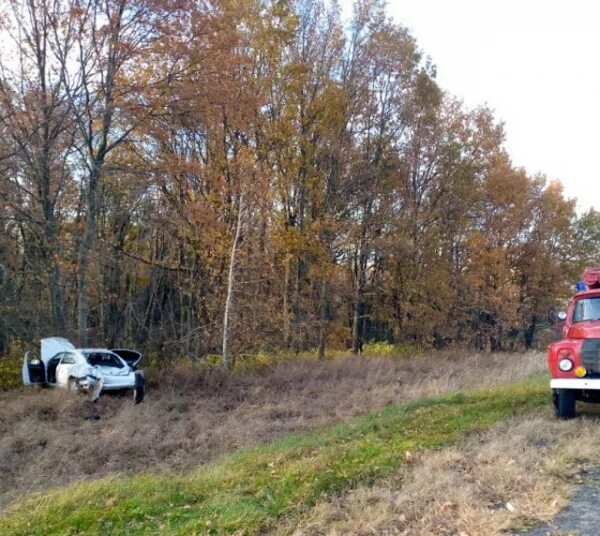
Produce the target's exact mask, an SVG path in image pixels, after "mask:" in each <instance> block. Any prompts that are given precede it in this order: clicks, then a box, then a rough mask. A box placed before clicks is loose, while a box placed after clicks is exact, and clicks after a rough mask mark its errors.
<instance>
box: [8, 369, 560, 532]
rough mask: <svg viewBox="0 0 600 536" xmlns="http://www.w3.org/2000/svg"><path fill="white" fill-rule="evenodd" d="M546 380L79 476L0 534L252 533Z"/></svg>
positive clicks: (26, 501)
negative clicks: (204, 455) (216, 457)
mask: <svg viewBox="0 0 600 536" xmlns="http://www.w3.org/2000/svg"><path fill="white" fill-rule="evenodd" d="M548 401H549V396H548V388H547V384H546V381H545V379H540V380H537V381H529V382H525V383H521V384H515V385H509V386H504V387H499V388H492V389H484V390H479V391H474V392H470V393H458V394H454V395H450V396H446V397H443V398H439V399H432V400H426V401H422V402H415V403H411V404H405V405H393V406H388V407H386V408H384V409H382V410H381V411H379V412H376V413H372V414H370V415H367V416H364V417H360V418H355V419H352V420H350V421H348V422H346V423H344V424H342V425H339V426H335V427H333V428H328V429H324V430H321V431H319V432H313V433H305V434H296V435H293V436H290V437H288V438H285V439H283V440H279V441H277V442H274V443H271V444H268V445H265V446H262V447H257V448H254V449H247V450H244V451H241V452H239V453H237V454H234V455H232V456H228V457H225V458H223V459H222V460H221V461H218V462H216V463H213V464H210V465H207V466H203V467H201V468H200V469H198V470H196V471H194V472H193V473H191V474H189V475H186V476H179V477H173V476H157V475H154V476H136V477H132V478H125V477H118V478H109V479H103V480H98V481H92V482H89V483H81V484H77V485H75V486H71V487H68V488H65V489H60V490H55V491H51V492H48V493H45V494H44V495H33V496H28V497H25V498H23V499H20V500H18V501H17V502H15V503H13V505H12V506H11V507H9V509H8V510H7V511H6V512H5V517H4V518H1V519H0V532H1V533H2V534H14V535H17V534H44V535H46V534H73V533H79V532H84V533H86V534H105V533H107V532H110V533H111V534H153V533H157V532H161V533H167V534H190V533H194V532H197V533H214V534H221V533H234V532H235V533H240V534H254V533H257V532H258V531H260V530H264V529H267V528H273V527H274V525H275V522H276V521H277V520H278V519H282V518H285V517H286V516H291V515H294V516H295V515H299V514H301V513H302V512H303V511H306V510H307V508H310V507H311V506H312V505H313V504H315V502H317V501H318V500H322V499H324V498H325V497H327V496H330V495H331V494H335V493H340V492H343V491H344V490H348V489H350V488H353V487H356V486H357V485H359V484H361V483H365V484H370V483H372V482H374V481H375V480H377V479H381V478H385V477H387V476H389V475H390V474H392V473H393V472H394V471H395V470H396V469H397V468H398V467H399V466H400V465H401V464H402V463H403V460H404V459H405V457H406V456H407V455H406V453H407V452H411V453H412V452H415V451H421V450H423V449H428V448H432V447H439V446H442V445H447V444H452V443H455V442H456V441H458V440H459V439H461V438H463V437H465V436H466V435H467V434H469V433H472V432H474V431H481V430H485V429H488V428H489V427H490V426H492V425H493V424H494V423H497V422H498V421H500V420H503V419H506V418H508V417H511V416H514V415H522V414H524V413H527V412H531V411H534V410H535V409H537V408H540V407H542V406H544V405H546V404H548Z"/></svg>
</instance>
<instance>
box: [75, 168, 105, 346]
mask: <svg viewBox="0 0 600 536" xmlns="http://www.w3.org/2000/svg"><path fill="white" fill-rule="evenodd" d="M100 172H101V163H100V162H98V161H96V160H95V161H94V163H93V167H92V172H91V173H90V182H89V184H88V191H87V211H86V226H85V232H84V235H83V239H82V240H81V244H80V245H79V255H78V262H79V282H78V286H77V333H78V337H79V345H80V346H86V345H87V344H88V340H89V336H88V322H89V314H90V303H89V288H88V268H89V263H90V255H91V252H92V248H93V247H94V237H95V234H96V220H97V216H98V184H99V182H100Z"/></svg>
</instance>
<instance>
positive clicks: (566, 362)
mask: <svg viewBox="0 0 600 536" xmlns="http://www.w3.org/2000/svg"><path fill="white" fill-rule="evenodd" d="M558 368H559V369H560V370H562V371H563V372H569V371H570V370H571V369H572V368H573V361H571V360H570V359H568V358H566V357H564V358H562V359H561V360H560V361H559V362H558Z"/></svg>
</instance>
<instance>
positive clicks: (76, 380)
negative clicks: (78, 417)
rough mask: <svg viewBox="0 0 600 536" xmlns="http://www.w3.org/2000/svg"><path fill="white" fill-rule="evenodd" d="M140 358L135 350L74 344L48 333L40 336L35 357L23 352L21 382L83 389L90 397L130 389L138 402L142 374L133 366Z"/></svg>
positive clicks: (142, 392)
mask: <svg viewBox="0 0 600 536" xmlns="http://www.w3.org/2000/svg"><path fill="white" fill-rule="evenodd" d="M141 359H142V354H140V353H139V352H137V351H135V350H126V349H114V350H107V349H104V348H75V346H73V345H72V344H71V343H70V342H69V341H68V340H67V339H63V338H62V337H50V338H47V339H42V340H41V352H40V355H39V357H38V356H36V355H35V354H34V353H33V352H27V353H26V354H25V357H24V359H23V383H24V384H25V385H48V386H51V387H55V386H59V387H67V388H68V389H71V390H73V391H86V392H89V394H90V400H92V401H95V400H97V398H98V397H99V396H100V393H101V392H102V391H107V390H117V389H131V390H132V391H133V400H134V402H135V403H136V404H138V403H140V402H141V401H142V400H143V399H144V393H145V380H144V374H143V372H142V371H139V370H137V365H138V363H139V362H140V360H141Z"/></svg>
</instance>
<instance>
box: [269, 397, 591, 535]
mask: <svg viewBox="0 0 600 536" xmlns="http://www.w3.org/2000/svg"><path fill="white" fill-rule="evenodd" d="M585 408H586V409H585V415H584V416H583V417H582V418H580V419H577V420H574V421H558V420H556V419H554V418H553V416H552V415H551V411H550V409H549V408H548V409H545V410H543V411H542V412H541V413H539V414H537V415H534V416H527V417H521V418H516V419H513V420H509V421H504V422H501V423H499V424H497V425H495V426H494V427H492V428H491V429H490V430H488V431H487V432H485V433H483V434H480V435H475V436H471V437H470V438H469V439H467V440H466V441H465V442H464V443H462V444H459V445H455V446H451V447H446V448H443V449H440V450H433V451H426V452H424V453H422V454H415V455H413V456H410V457H409V458H410V459H408V460H407V463H405V464H404V465H403V466H402V468H401V469H400V470H399V471H398V472H397V474H395V475H394V477H393V478H390V479H388V480H386V481H385V482H383V483H378V484H377V485H375V486H373V487H359V488H358V489H355V490H352V491H351V492H349V493H346V494H343V495H341V496H337V497H333V498H329V499H328V500H325V501H321V502H320V503H318V504H317V505H316V506H315V507H313V508H312V509H311V510H310V511H309V512H307V513H306V515H305V516H304V517H303V519H301V520H298V519H295V520H291V521H290V522H289V523H288V524H287V525H285V526H284V527H280V530H278V531H277V532H279V533H280V534H294V535H295V536H301V535H302V536H324V535H327V536H340V535H350V534H351V535H361V536H367V535H401V536H432V535H435V536H445V535H456V536H501V535H503V536H506V535H508V534H513V533H516V532H520V531H521V530H522V529H523V527H526V526H531V525H539V524H542V523H546V522H548V521H550V520H551V519H552V518H553V517H554V516H555V515H556V513H557V512H558V511H559V510H560V509H561V508H562V507H563V506H564V505H565V504H566V502H567V500H568V497H569V496H570V494H571V492H572V491H573V488H574V486H576V485H577V484H579V483H581V482H582V481H583V480H584V479H585V475H586V473H588V472H589V471H591V470H592V469H593V468H595V467H597V463H598V450H600V426H599V425H600V419H599V418H598V415H597V411H595V410H594V409H593V406H585ZM548 534H550V533H548ZM552 534H553V535H554V534H555V533H554V532H552ZM556 534H557V533H556ZM561 534H564V533H561ZM569 534H575V533H571V532H570V533H569Z"/></svg>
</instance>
